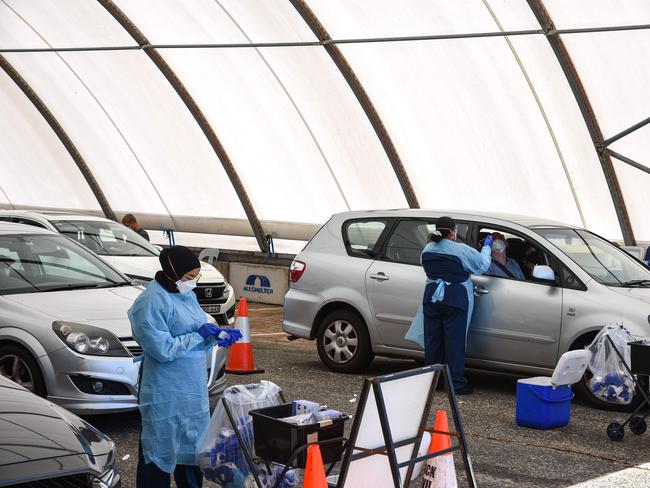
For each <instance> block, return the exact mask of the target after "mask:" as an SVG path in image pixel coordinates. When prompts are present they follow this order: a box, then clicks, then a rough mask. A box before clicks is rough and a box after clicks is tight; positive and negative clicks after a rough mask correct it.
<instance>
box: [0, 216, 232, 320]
mask: <svg viewBox="0 0 650 488" xmlns="http://www.w3.org/2000/svg"><path fill="white" fill-rule="evenodd" d="M0 221H4V222H14V223H18V224H25V225H33V226H35V227H40V228H43V229H48V230H51V231H53V232H59V233H61V234H63V235H65V236H68V237H70V238H71V239H74V240H75V241H77V242H79V243H80V244H83V245H84V246H86V247H87V248H88V249H90V250H91V251H93V252H94V253H95V254H98V255H99V256H101V257H102V259H104V260H105V261H107V262H108V263H110V264H112V265H113V267H115V268H117V269H119V270H120V271H121V272H122V273H124V274H125V275H127V276H128V277H129V278H131V279H133V280H136V281H138V282H139V283H142V284H146V283H148V282H149V281H151V280H152V279H153V277H154V276H155V274H156V272H157V271H160V269H161V268H160V263H159V261H158V255H159V254H160V247H156V246H154V245H152V244H151V243H150V242H149V241H147V240H146V239H145V238H143V237H142V236H141V235H140V234H138V233H137V232H134V231H132V230H131V229H129V228H128V227H126V226H124V225H122V224H119V223H117V222H114V221H112V220H109V219H104V218H101V217H93V216H88V215H73V214H69V213H62V212H30V211H26V210H0ZM194 293H196V296H197V298H198V300H199V305H201V308H202V309H203V310H204V311H206V312H207V313H209V314H210V315H212V316H213V317H214V318H215V320H216V321H217V322H218V323H219V324H221V325H227V324H233V323H234V321H235V318H234V316H235V294H234V292H233V290H232V287H231V286H230V285H229V284H228V283H227V282H226V280H225V279H224V277H223V275H222V274H221V273H220V272H219V271H218V270H217V269H216V268H215V267H214V266H211V265H210V264H208V263H201V281H200V282H199V284H198V286H197V287H196V288H195V289H194Z"/></svg>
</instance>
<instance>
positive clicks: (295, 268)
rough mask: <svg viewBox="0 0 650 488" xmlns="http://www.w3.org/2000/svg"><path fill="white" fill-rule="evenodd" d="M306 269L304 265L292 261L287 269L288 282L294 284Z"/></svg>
mask: <svg viewBox="0 0 650 488" xmlns="http://www.w3.org/2000/svg"><path fill="white" fill-rule="evenodd" d="M306 268H307V265H306V264H305V263H303V262H302V261H296V260H295V259H294V260H293V262H292V263H291V267H290V268H289V281H291V283H296V282H297V281H298V280H299V279H300V277H301V276H302V274H303V273H304V272H305V269H306Z"/></svg>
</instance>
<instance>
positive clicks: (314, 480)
mask: <svg viewBox="0 0 650 488" xmlns="http://www.w3.org/2000/svg"><path fill="white" fill-rule="evenodd" d="M302 486H303V488H327V479H326V478H325V466H323V458H322V456H321V455H320V447H319V446H318V444H310V445H309V447H308V448H307V464H306V465H305V482H304V484H303V485H302Z"/></svg>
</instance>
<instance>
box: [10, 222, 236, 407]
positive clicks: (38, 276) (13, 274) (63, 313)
mask: <svg viewBox="0 0 650 488" xmlns="http://www.w3.org/2000/svg"><path fill="white" fill-rule="evenodd" d="M142 289H143V288H142V286H136V285H134V284H133V282H132V281H131V280H129V279H128V278H127V277H126V276H124V275H123V274H121V273H120V272H119V271H118V270H116V269H114V268H112V267H111V266H110V265H108V264H107V263H106V262H104V261H103V260H101V259H100V258H99V257H97V256H96V255H95V254H94V253H93V252H91V251H89V250H88V249H86V248H85V247H84V246H82V245H80V244H78V243H77V242H76V241H73V240H71V239H68V238H67V237H65V236H63V235H61V234H56V233H54V232H50V231H49V230H45V229H39V228H37V227H34V226H27V225H20V224H8V223H4V222H0V375H2V376H5V377H8V378H10V379H11V380H13V381H15V382H16V383H18V384H20V385H21V386H24V387H25V388H27V389H28V390H30V391H31V392H33V393H36V394H37V395H40V396H43V397H45V396H46V397H47V398H48V399H49V400H51V401H52V402H54V403H57V404H59V405H61V406H63V407H65V408H67V409H68V410H72V411H74V412H77V413H84V414H95V413H107V412H118V411H125V410H130V409H134V408H136V406H137V381H138V372H139V363H134V362H133V356H137V355H140V354H141V353H142V349H141V348H140V346H139V345H138V343H137V342H136V341H135V340H134V339H133V338H132V337H131V324H130V322H129V319H128V316H127V310H128V309H129V308H130V307H131V305H132V303H133V301H134V300H135V299H136V298H137V296H138V295H139V294H140V293H141V292H142ZM207 320H212V321H214V319H212V318H211V317H210V316H209V315H207V314H206V321H207ZM206 361H207V364H208V367H209V368H210V372H212V371H214V373H213V375H212V376H213V377H212V378H211V382H210V384H209V385H208V387H209V389H210V392H211V393H213V394H214V393H217V392H220V391H221V390H222V389H223V388H224V386H225V381H226V378H225V374H224V370H225V362H226V351H225V349H217V348H215V349H213V350H212V351H211V352H210V353H208V354H207V355H206ZM213 362H214V367H213Z"/></svg>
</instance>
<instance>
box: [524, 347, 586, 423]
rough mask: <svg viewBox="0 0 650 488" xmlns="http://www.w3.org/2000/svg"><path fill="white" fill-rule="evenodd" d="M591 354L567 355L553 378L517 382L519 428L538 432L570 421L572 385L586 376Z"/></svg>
mask: <svg viewBox="0 0 650 488" xmlns="http://www.w3.org/2000/svg"><path fill="white" fill-rule="evenodd" d="M590 357H591V353H590V352H589V351H587V350H585V349H580V350H577V351H569V352H565V353H564V354H562V356H560V360H559V361H558V362H557V365H556V366H555V370H554V371H553V376H551V377H550V378H549V377H548V376H538V377H536V378H526V379H525V380H519V381H517V415H516V420H517V425H522V426H524V427H533V428H535V429H551V428H553V427H563V426H565V425H567V424H568V423H569V419H570V418H571V400H572V399H573V392H572V391H571V385H572V384H574V383H577V382H578V381H580V379H581V378H582V375H584V374H585V370H586V369H587V365H588V364H589V359H590Z"/></svg>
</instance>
